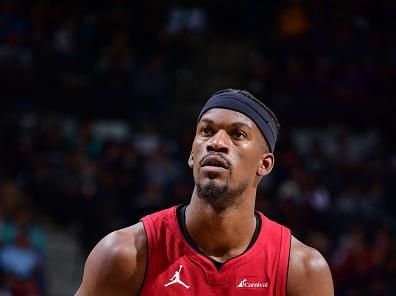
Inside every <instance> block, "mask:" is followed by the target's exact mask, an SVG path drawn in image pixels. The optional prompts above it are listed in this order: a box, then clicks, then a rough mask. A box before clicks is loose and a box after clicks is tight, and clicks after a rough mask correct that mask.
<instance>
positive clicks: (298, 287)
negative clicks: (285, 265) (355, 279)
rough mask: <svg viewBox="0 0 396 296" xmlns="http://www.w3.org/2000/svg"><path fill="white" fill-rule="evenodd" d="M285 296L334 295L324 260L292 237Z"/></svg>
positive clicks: (313, 250)
mask: <svg viewBox="0 0 396 296" xmlns="http://www.w3.org/2000/svg"><path fill="white" fill-rule="evenodd" d="M287 295H288V296H302V295H304V296H316V295H321V296H333V295H334V287H333V279H332V277H331V272H330V268H329V265H328V264H327V262H326V260H325V259H324V258H323V256H322V255H321V254H320V253H319V252H318V251H317V250H315V249H313V248H310V247H308V246H306V245H304V244H303V243H301V242H300V241H298V240H297V239H296V238H294V237H292V242H291V249H290V260H289V273H288V277H287Z"/></svg>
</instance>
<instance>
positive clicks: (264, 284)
mask: <svg viewBox="0 0 396 296" xmlns="http://www.w3.org/2000/svg"><path fill="white" fill-rule="evenodd" d="M268 287H269V283H268V282H260V281H249V280H248V279H243V280H241V282H240V283H239V284H238V285H237V288H268Z"/></svg>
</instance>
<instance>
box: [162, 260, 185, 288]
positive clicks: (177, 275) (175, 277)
mask: <svg viewBox="0 0 396 296" xmlns="http://www.w3.org/2000/svg"><path fill="white" fill-rule="evenodd" d="M182 268H183V265H181V264H180V265H179V270H177V271H176V272H175V274H174V275H173V277H171V279H170V280H169V283H167V284H165V285H164V287H168V286H170V285H173V284H179V285H182V286H183V287H184V288H186V289H188V288H190V286H189V285H186V284H185V283H184V282H183V281H182V280H181V279H180V272H181V270H182Z"/></svg>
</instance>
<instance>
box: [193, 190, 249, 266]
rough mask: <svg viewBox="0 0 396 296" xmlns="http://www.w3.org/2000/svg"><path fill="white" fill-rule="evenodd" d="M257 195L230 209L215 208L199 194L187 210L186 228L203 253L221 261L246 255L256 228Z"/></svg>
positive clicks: (246, 198) (243, 198) (242, 199)
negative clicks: (245, 252) (255, 205)
mask: <svg viewBox="0 0 396 296" xmlns="http://www.w3.org/2000/svg"><path fill="white" fill-rule="evenodd" d="M255 196H256V195H255V192H254V193H253V192H252V193H251V194H249V196H243V197H241V202H239V203H236V204H235V205H233V206H230V207H228V208H221V209H219V208H215V207H213V206H212V205H210V204H209V203H208V202H207V201H204V200H202V199H200V198H199V197H198V196H197V195H196V191H195V190H194V193H193V195H192V198H191V202H190V204H189V205H188V206H187V208H186V227H187V230H188V233H189V234H190V236H191V238H192V239H193V240H194V242H195V244H196V245H197V246H198V247H199V248H200V249H201V251H202V252H203V253H204V254H205V255H207V256H209V257H211V258H213V259H215V260H216V261H219V262H225V261H227V260H228V259H230V258H233V257H236V256H238V255H240V254H242V253H243V252H244V251H245V250H246V249H247V247H248V246H249V243H250V241H251V240H252V237H253V235H254V232H255V229H256V219H255V216H254V201H255Z"/></svg>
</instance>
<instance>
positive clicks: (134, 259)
mask: <svg viewBox="0 0 396 296" xmlns="http://www.w3.org/2000/svg"><path fill="white" fill-rule="evenodd" d="M146 244H147V240H146V234H145V232H144V227H143V224H142V223H138V224H135V225H133V226H131V227H128V228H124V229H121V230H117V231H115V232H112V233H110V234H109V235H107V236H106V237H105V238H103V239H102V240H101V241H100V242H99V243H98V244H97V245H96V246H95V248H94V249H93V250H92V252H91V254H90V255H89V256H88V259H87V261H86V263H85V268H84V276H83V280H82V283H81V286H80V288H79V289H78V291H77V292H76V294H75V296H124V295H128V296H131V295H137V294H138V292H139V289H140V287H141V285H142V283H143V279H144V273H145V269H146V259H147V251H146V249H147V247H146Z"/></svg>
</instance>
